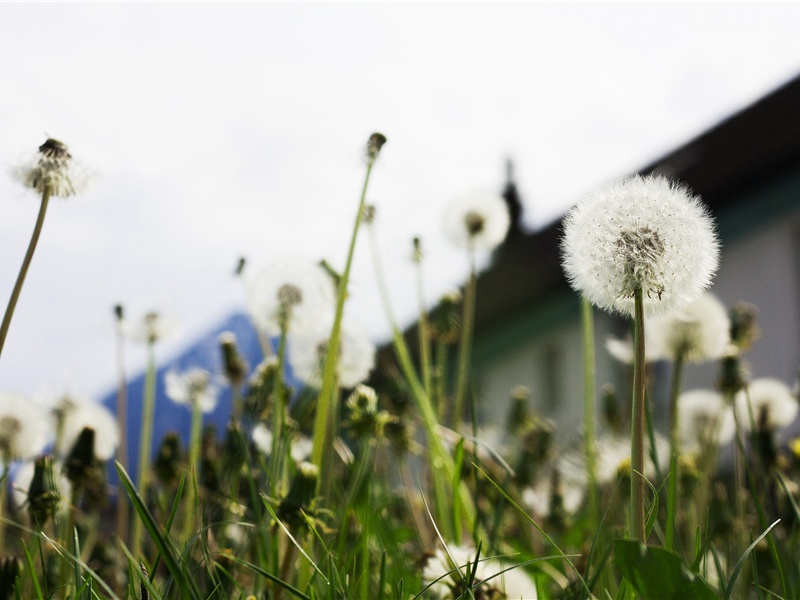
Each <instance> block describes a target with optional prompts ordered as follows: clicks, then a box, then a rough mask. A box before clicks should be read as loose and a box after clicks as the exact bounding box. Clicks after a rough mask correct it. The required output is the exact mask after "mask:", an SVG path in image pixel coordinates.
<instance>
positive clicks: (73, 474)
mask: <svg viewBox="0 0 800 600" xmlns="http://www.w3.org/2000/svg"><path fill="white" fill-rule="evenodd" d="M94 440H95V432H94V429H92V428H90V427H84V428H83V430H82V431H81V433H80V434H79V435H78V438H77V439H76V440H75V444H74V445H73V446H72V450H70V452H69V454H68V455H67V458H66V460H65V461H64V462H65V466H66V475H67V479H69V480H70V481H71V482H72V485H74V486H75V488H86V487H90V484H93V483H95V480H96V478H97V477H98V476H100V477H102V474H101V473H100V469H99V465H98V461H97V459H96V458H95V452H94Z"/></svg>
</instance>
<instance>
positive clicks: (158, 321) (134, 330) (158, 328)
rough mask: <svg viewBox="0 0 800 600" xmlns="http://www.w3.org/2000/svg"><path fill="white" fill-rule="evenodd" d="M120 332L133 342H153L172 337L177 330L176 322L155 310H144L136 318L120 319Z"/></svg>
mask: <svg viewBox="0 0 800 600" xmlns="http://www.w3.org/2000/svg"><path fill="white" fill-rule="evenodd" d="M119 326H120V330H121V331H122V333H123V334H124V335H125V336H126V337H128V338H130V339H131V340H133V341H135V342H139V343H141V344H153V343H155V342H157V341H159V340H165V339H169V338H171V337H174V336H175V335H176V334H177V332H178V329H179V327H178V322H177V321H176V320H175V319H173V318H171V317H167V316H164V315H162V314H161V313H159V312H156V311H149V312H146V313H145V314H144V315H142V316H141V318H139V319H138V320H134V321H120V323H119Z"/></svg>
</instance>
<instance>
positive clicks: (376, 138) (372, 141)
mask: <svg viewBox="0 0 800 600" xmlns="http://www.w3.org/2000/svg"><path fill="white" fill-rule="evenodd" d="M385 143H386V136H385V135H383V134H382V133H377V132H376V133H373V134H372V135H371V136H369V141H368V142H367V162H368V163H369V164H372V163H374V162H375V159H376V158H378V154H380V151H381V148H383V145H384V144H385Z"/></svg>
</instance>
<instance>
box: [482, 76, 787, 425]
mask: <svg viewBox="0 0 800 600" xmlns="http://www.w3.org/2000/svg"><path fill="white" fill-rule="evenodd" d="M798 107H800V77H798V78H795V79H794V80H792V81H789V82H788V83H786V84H785V85H783V86H782V87H780V88H779V89H777V90H775V91H774V92H772V93H771V94H769V95H768V96H766V97H764V98H763V99H761V100H760V101H758V102H756V103H755V104H753V105H751V106H748V107H747V108H745V109H743V110H742V111H741V112H739V113H738V114H735V115H733V116H731V117H730V118H728V119H727V120H725V121H724V122H721V123H720V124H718V125H716V126H715V127H713V128H712V129H710V130H709V131H707V132H705V133H703V134H702V135H700V136H698V137H697V138H695V139H693V140H691V141H689V142H688V143H686V144H685V145H683V146H681V147H680V148H677V149H676V150H675V151H673V152H671V153H669V154H668V155H667V156H665V157H663V158H662V159H660V160H658V161H656V162H655V163H653V164H651V165H648V166H646V167H645V168H643V169H642V170H641V171H640V173H642V174H649V173H658V174H662V175H665V176H669V177H670V178H673V179H676V180H678V181H680V182H683V183H684V184H686V185H687V186H688V187H689V188H690V189H691V190H692V191H693V192H694V193H695V194H698V195H700V196H701V197H702V198H703V200H704V201H705V203H706V204H707V205H708V207H709V208H710V210H711V212H712V214H713V215H714V217H715V219H716V221H717V225H718V231H719V235H720V238H721V241H722V253H721V265H720V269H719V272H718V274H717V277H716V278H715V282H714V284H713V288H712V292H714V293H715V294H716V295H717V296H718V297H719V298H720V299H721V300H722V301H723V302H724V303H725V304H726V305H728V306H730V305H732V304H734V303H735V302H738V301H746V302H749V303H752V304H754V305H755V306H756V307H757V308H758V315H759V325H760V328H761V330H762V332H763V335H762V337H761V339H760V340H759V341H758V342H757V343H756V345H755V348H754V349H753V350H752V351H751V352H750V353H749V355H748V357H747V359H748V361H749V363H750V365H751V370H752V373H753V375H754V376H756V377H767V376H768V377H775V378H778V379H781V380H783V381H785V382H786V383H789V384H791V383H792V382H793V381H794V379H795V377H796V374H797V371H798V366H800V111H798ZM505 197H506V199H507V200H508V201H509V203H510V206H511V213H512V216H516V217H517V219H516V222H515V224H514V226H513V228H512V231H511V232H510V234H509V236H508V238H507V240H506V242H505V243H504V245H503V246H502V247H501V248H500V249H499V250H498V251H497V253H496V255H495V257H494V261H493V263H492V266H491V267H490V268H489V269H488V270H486V271H485V272H483V273H482V274H481V275H480V277H479V280H478V292H477V308H476V324H475V338H474V339H475V344H474V351H473V358H474V367H475V368H474V384H475V389H476V391H477V394H478V397H479V399H480V400H479V402H480V404H479V406H480V409H479V410H480V412H481V416H482V417H484V418H486V419H489V420H493V421H500V420H502V419H503V417H504V415H505V412H506V410H507V408H508V405H509V391H510V389H511V388H512V387H513V386H514V385H518V384H522V385H525V386H528V387H529V388H530V390H531V392H532V394H531V398H532V405H533V407H535V408H536V409H537V410H538V411H540V412H541V413H543V414H545V415H546V416H548V417H550V418H552V419H553V420H554V421H555V422H556V423H557V424H558V425H559V428H560V429H561V430H562V431H567V432H576V431H577V430H578V429H579V428H580V424H581V423H582V421H583V416H582V413H583V400H582V393H583V392H582V390H583V375H582V368H583V367H582V357H581V330H580V316H579V301H578V297H577V295H576V294H575V292H573V291H572V290H571V289H570V287H569V286H568V284H567V282H566V280H565V278H564V275H563V273H562V271H561V267H560V257H559V239H560V235H561V226H562V224H561V222H560V221H559V222H556V223H553V224H551V225H550V226H548V227H546V228H545V229H543V230H541V231H538V232H535V233H532V234H527V233H525V232H523V231H522V230H521V229H520V228H519V200H518V198H516V189H515V188H514V185H513V181H512V180H509V183H508V185H507V188H506V191H505ZM595 319H596V322H595V327H596V356H597V374H598V375H597V383H598V389H600V387H601V386H602V385H603V384H604V383H606V382H608V383H612V384H614V385H616V386H617V389H618V390H620V396H621V398H626V399H627V397H628V393H629V392H627V383H626V380H625V376H624V371H623V369H622V368H621V367H620V365H618V364H616V363H615V361H614V360H613V359H611V357H610V356H609V355H608V353H607V352H606V351H605V348H604V340H605V339H606V338H607V337H608V336H611V335H616V336H619V335H620V334H622V333H624V332H625V331H626V328H627V327H628V325H627V324H626V323H625V321H624V320H622V319H620V318H619V317H615V316H612V315H609V314H606V313H602V312H600V311H596V313H595ZM714 378H715V372H714V367H713V366H706V367H703V368H700V367H696V368H695V367H690V368H689V369H688V372H687V373H686V377H685V379H684V382H685V383H684V388H685V389H688V388H693V387H712V385H713V381H714ZM656 400H658V399H656ZM658 412H659V407H658V405H657V407H656V413H657V416H659V415H658ZM660 416H661V417H662V418H663V408H662V409H661V414H660Z"/></svg>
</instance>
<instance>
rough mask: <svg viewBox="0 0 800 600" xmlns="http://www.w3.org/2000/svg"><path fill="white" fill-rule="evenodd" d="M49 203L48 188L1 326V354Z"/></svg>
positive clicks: (43, 196)
mask: <svg viewBox="0 0 800 600" xmlns="http://www.w3.org/2000/svg"><path fill="white" fill-rule="evenodd" d="M49 202H50V188H49V187H46V188H45V190H44V192H43V193H42V203H41V205H40V206H39V215H38V216H37V217H36V225H35V226H34V228H33V235H31V241H30V243H29V244H28V251H27V252H26V253H25V259H24V260H23V261H22V267H20V270H19V275H17V281H16V283H15V284H14V289H13V291H12V292H11V298H9V300H8V306H7V307H6V314H5V315H4V316H3V324H2V325H0V354H2V352H3V346H4V345H5V343H6V336H7V335H8V328H9V327H10V326H11V317H13V316H14V309H15V308H16V307H17V300H19V295H20V292H22V285H23V284H24V283H25V276H26V275H27V274H28V267H30V264H31V260H33V253H34V251H35V250H36V244H37V243H38V242H39V235H40V234H41V233H42V226H43V225H44V216H45V214H46V213H47V205H48V203H49Z"/></svg>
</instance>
